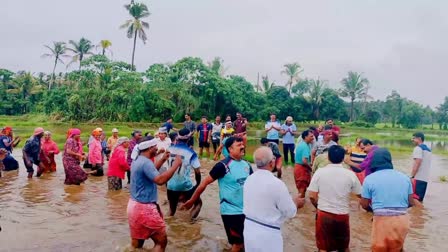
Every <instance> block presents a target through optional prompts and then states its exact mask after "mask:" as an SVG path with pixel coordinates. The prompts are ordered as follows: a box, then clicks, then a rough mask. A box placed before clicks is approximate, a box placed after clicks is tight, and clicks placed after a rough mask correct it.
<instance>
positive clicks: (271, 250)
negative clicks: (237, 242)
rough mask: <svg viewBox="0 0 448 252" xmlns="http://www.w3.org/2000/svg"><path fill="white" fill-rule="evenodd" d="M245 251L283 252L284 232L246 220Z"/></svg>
mask: <svg viewBox="0 0 448 252" xmlns="http://www.w3.org/2000/svg"><path fill="white" fill-rule="evenodd" d="M244 250H245V251H246V252H264V251H266V252H283V237H282V231H281V230H277V229H273V228H269V227H265V226H263V225H260V224H258V223H255V222H253V221H250V220H247V219H246V220H245V221H244Z"/></svg>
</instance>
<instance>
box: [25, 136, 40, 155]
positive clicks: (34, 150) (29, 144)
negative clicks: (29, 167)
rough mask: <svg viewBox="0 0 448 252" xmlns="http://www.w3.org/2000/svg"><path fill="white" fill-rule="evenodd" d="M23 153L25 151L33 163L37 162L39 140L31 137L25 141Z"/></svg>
mask: <svg viewBox="0 0 448 252" xmlns="http://www.w3.org/2000/svg"><path fill="white" fill-rule="evenodd" d="M23 151H25V152H26V153H27V154H28V155H29V156H30V157H31V158H32V159H33V160H34V161H37V160H39V153H40V139H39V138H37V137H35V136H32V137H31V138H29V139H28V140H26V143H25V146H24V147H23Z"/></svg>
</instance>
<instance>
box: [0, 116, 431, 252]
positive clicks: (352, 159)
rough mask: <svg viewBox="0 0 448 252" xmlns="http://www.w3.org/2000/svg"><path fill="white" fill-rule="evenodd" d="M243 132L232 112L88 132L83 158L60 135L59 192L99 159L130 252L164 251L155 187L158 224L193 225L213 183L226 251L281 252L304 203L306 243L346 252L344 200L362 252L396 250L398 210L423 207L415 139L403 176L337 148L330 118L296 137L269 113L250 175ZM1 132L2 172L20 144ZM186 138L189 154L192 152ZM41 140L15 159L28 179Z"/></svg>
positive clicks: (95, 167)
mask: <svg viewBox="0 0 448 252" xmlns="http://www.w3.org/2000/svg"><path fill="white" fill-rule="evenodd" d="M247 126H248V121H247V119H245V118H244V117H242V114H241V113H237V115H236V120H235V121H232V119H231V117H230V116H228V117H227V118H226V120H225V122H221V117H220V116H217V117H216V118H215V121H214V122H213V123H209V122H208V120H207V117H205V116H203V117H202V118H201V122H200V123H199V124H198V125H196V124H195V123H194V122H193V121H192V119H191V115H190V114H186V115H185V122H184V123H183V128H181V129H176V128H175V127H174V125H173V123H172V118H168V119H167V120H166V122H165V123H163V125H162V127H160V128H159V130H158V132H156V134H155V135H154V136H151V134H148V133H147V134H145V135H143V133H142V131H140V130H134V131H133V132H132V134H131V139H129V138H127V137H119V136H118V130H117V129H114V130H113V131H112V136H111V137H110V138H109V139H108V140H107V141H105V137H104V134H103V131H102V129H100V128H97V129H95V130H94V131H93V132H92V134H91V138H90V139H89V142H88V143H87V145H88V149H89V151H88V153H84V151H83V146H84V143H83V142H82V141H81V139H80V135H81V131H80V130H79V129H70V130H69V131H68V134H67V140H66V143H65V145H64V153H63V165H64V170H65V174H66V180H65V183H66V184H76V185H79V184H81V183H82V182H84V181H85V180H86V179H87V177H88V175H89V174H91V175H96V176H102V175H103V173H104V172H103V165H104V163H105V159H106V160H109V163H108V170H107V176H108V187H109V189H110V190H120V189H121V188H122V180H124V179H125V177H126V173H127V177H128V184H129V191H130V199H129V202H128V206H127V215H128V221H129V228H130V235H131V240H132V246H133V247H135V248H141V247H142V246H143V244H144V242H145V240H146V239H149V238H150V239H152V240H153V241H154V244H155V245H154V251H164V250H165V248H166V246H167V234H166V224H165V221H164V218H163V214H162V212H161V209H160V206H159V204H158V186H162V187H160V188H162V189H163V188H165V186H166V192H167V194H166V195H167V199H168V203H169V212H168V215H170V216H173V215H175V213H176V211H177V209H179V208H180V209H181V210H189V211H190V217H191V219H192V220H194V219H195V218H196V217H197V216H198V215H199V213H200V210H201V208H202V205H203V204H202V200H201V194H202V193H203V192H204V191H205V190H206V188H207V187H208V186H209V185H210V184H211V183H213V182H215V181H217V182H218V187H219V202H220V214H221V218H222V221H223V224H224V229H225V231H226V234H227V238H228V242H229V243H230V244H231V245H232V251H243V250H245V251H283V238H282V233H281V228H282V225H283V223H284V222H285V220H287V219H290V218H293V217H294V216H295V215H296V213H297V211H298V209H299V208H301V207H303V206H304V204H305V202H306V201H305V197H306V195H308V197H309V199H310V202H311V203H312V205H314V206H315V207H316V209H317V210H316V211H317V213H316V224H315V225H316V232H315V236H316V246H317V248H318V249H319V251H349V243H350V225H349V212H350V210H349V209H350V207H349V205H350V201H351V200H353V199H354V198H353V196H352V195H354V197H359V198H360V205H361V206H362V207H363V208H364V209H366V211H368V212H372V213H373V224H372V246H371V247H372V251H401V250H402V249H403V244H404V240H405V237H406V235H407V233H408V231H409V217H408V215H407V209H408V207H411V206H413V205H414V202H415V201H416V200H417V201H419V202H422V201H423V199H424V197H425V192H426V187H427V183H428V181H429V171H430V166H431V150H430V148H429V147H428V146H426V145H425V144H424V140H425V139H424V134H423V133H420V132H418V133H415V134H414V135H413V138H412V141H413V142H414V143H415V145H416V147H415V149H414V153H413V158H414V165H413V167H412V173H411V177H409V176H406V175H404V174H403V173H401V172H399V171H396V170H394V169H393V165H392V157H391V154H390V152H389V151H388V150H387V149H385V148H380V147H378V146H376V145H374V144H373V143H372V141H370V140H368V139H362V138H358V139H356V143H355V145H354V146H352V147H349V146H341V145H339V136H340V132H341V130H340V128H339V127H337V126H336V125H334V122H333V120H331V119H329V120H327V121H326V125H325V126H319V127H317V128H315V127H310V128H309V129H306V130H304V131H303V132H301V133H299V132H298V129H297V126H296V125H295V124H294V122H293V118H292V117H290V116H288V117H287V118H286V120H285V122H284V123H280V122H279V121H278V120H277V118H276V115H275V114H271V116H270V120H269V121H267V122H266V125H265V132H266V137H264V138H262V139H261V140H260V142H261V146H260V147H259V148H257V149H256V150H255V152H254V153H253V159H254V163H255V167H256V169H254V167H253V166H252V165H251V164H250V163H249V162H247V161H245V160H244V156H245V154H246V144H247ZM5 129H6V127H5ZM5 129H4V131H2V135H1V139H2V141H1V143H3V144H4V145H5V143H8V145H7V147H9V148H0V159H2V160H3V163H4V164H6V163H7V162H10V163H13V161H6V160H7V158H6V156H8V155H11V154H10V153H11V151H12V148H13V147H15V146H16V145H17V143H18V142H19V141H20V138H17V137H16V138H13V136H12V134H11V132H12V130H11V129H10V127H9V128H8V129H6V130H5ZM6 136H7V138H6ZM42 138H44V139H42ZM296 138H297V141H296ZM3 139H5V140H3ZM195 139H197V141H198V147H199V155H198V154H197V153H196V151H195V150H194V148H193V147H194V145H195ZM280 140H281V141H282V144H283V146H282V147H283V156H282V154H281V151H280V148H279V144H280ZM45 141H47V142H49V143H47V144H45V143H44V142H45ZM50 141H52V140H51V133H50V132H45V131H44V130H43V129H42V128H36V130H35V131H34V134H33V136H32V137H31V138H30V139H28V140H27V142H26V144H25V146H24V148H23V154H24V155H23V159H24V164H25V167H26V168H27V171H28V174H29V177H31V176H32V175H33V172H34V171H33V164H34V165H36V166H37V167H38V172H37V176H40V175H41V174H42V173H43V172H44V171H54V170H55V168H52V167H54V166H53V165H52V162H53V163H54V155H57V154H58V153H59V150H58V149H57V145H56V144H55V143H54V142H53V143H54V144H50ZM103 142H105V143H104V144H103ZM1 143H0V144H1ZM45 145H46V146H47V147H44V146H45ZM210 146H212V147H213V151H214V159H215V160H216V161H217V162H216V164H215V165H214V166H213V168H212V169H211V170H210V172H209V173H208V175H207V176H205V177H204V178H202V177H201V172H200V169H201V162H200V157H201V156H202V154H203V149H204V148H205V150H206V157H210ZM5 147H6V146H5ZM9 159H10V158H9ZM283 159H284V161H285V163H288V162H289V160H291V161H292V163H293V164H294V172H293V176H294V181H295V185H296V188H297V192H298V194H297V196H293V197H292V196H291V195H290V193H289V191H288V189H287V187H286V185H285V183H284V182H283V181H282V180H281V177H282V166H283ZM10 160H11V159H10ZM82 161H87V162H85V163H87V164H88V165H89V166H90V168H91V170H90V171H89V172H86V171H85V170H84V169H82V168H81V162H82ZM47 163H48V164H47ZM17 166H18V165H17ZM192 171H193V173H194V175H193V174H192ZM275 172H276V173H277V176H275V175H274V174H275ZM30 174H31V175H30ZM193 177H194V179H193Z"/></svg>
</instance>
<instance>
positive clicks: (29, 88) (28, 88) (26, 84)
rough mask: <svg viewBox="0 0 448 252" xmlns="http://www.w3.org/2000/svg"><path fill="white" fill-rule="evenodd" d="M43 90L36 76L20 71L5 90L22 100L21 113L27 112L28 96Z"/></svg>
mask: <svg viewBox="0 0 448 252" xmlns="http://www.w3.org/2000/svg"><path fill="white" fill-rule="evenodd" d="M42 91H43V87H42V86H41V85H39V83H38V81H37V80H36V78H34V77H33V75H32V74H31V73H29V72H28V73H25V72H21V73H18V74H17V76H16V77H15V78H14V79H13V80H12V82H11V83H10V84H9V87H8V89H7V90H6V92H7V93H8V94H16V95H18V96H19V97H20V99H21V100H22V101H23V102H22V103H21V107H22V111H21V112H22V113H24V114H26V113H28V112H29V105H30V104H31V101H30V98H31V96H33V95H36V94H39V93H41V92H42Z"/></svg>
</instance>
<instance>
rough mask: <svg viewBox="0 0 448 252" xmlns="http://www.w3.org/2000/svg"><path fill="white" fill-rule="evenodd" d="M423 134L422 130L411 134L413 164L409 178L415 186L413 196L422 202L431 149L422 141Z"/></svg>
mask: <svg viewBox="0 0 448 252" xmlns="http://www.w3.org/2000/svg"><path fill="white" fill-rule="evenodd" d="M424 141H425V135H424V134H423V133H422V132H416V133H414V134H413V135H412V142H413V143H414V145H415V148H414V151H413V153H412V158H413V159H414V164H413V166H412V172H411V178H412V179H413V181H412V182H413V184H414V187H415V194H414V198H415V199H417V200H419V201H420V202H423V199H424V198H425V194H426V188H427V186H428V182H429V174H430V171H431V156H432V154H431V149H430V148H429V147H428V146H427V145H426V144H425V143H424Z"/></svg>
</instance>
